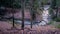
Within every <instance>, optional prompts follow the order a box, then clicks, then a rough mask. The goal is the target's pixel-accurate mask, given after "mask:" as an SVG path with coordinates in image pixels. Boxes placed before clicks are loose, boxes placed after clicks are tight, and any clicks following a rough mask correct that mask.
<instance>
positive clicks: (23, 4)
mask: <svg viewBox="0 0 60 34" xmlns="http://www.w3.org/2000/svg"><path fill="white" fill-rule="evenodd" d="M21 3H22V5H21V6H22V7H21V8H22V26H21V29H22V30H24V6H25V3H24V0H21Z"/></svg>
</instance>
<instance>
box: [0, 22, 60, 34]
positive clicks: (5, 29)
mask: <svg viewBox="0 0 60 34" xmlns="http://www.w3.org/2000/svg"><path fill="white" fill-rule="evenodd" d="M15 26H16V28H14V29H11V27H12V24H10V23H8V21H0V34H60V30H59V29H57V28H55V27H54V26H52V25H46V26H35V25H33V27H32V28H30V25H26V26H27V27H26V26H25V28H24V30H21V25H15Z"/></svg>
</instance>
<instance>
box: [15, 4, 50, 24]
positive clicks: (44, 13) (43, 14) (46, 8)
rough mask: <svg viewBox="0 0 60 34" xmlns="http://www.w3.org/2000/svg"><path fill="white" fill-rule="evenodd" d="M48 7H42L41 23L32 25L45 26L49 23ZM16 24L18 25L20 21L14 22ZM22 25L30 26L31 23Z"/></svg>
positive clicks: (27, 22)
mask: <svg viewBox="0 0 60 34" xmlns="http://www.w3.org/2000/svg"><path fill="white" fill-rule="evenodd" d="M49 6H50V5H45V6H44V10H43V13H42V19H43V20H42V21H41V22H36V23H33V25H46V24H47V23H49V19H48V18H49V10H48V9H49ZM15 22H16V23H19V24H21V23H22V21H20V20H15ZM24 24H25V25H31V22H30V21H24Z"/></svg>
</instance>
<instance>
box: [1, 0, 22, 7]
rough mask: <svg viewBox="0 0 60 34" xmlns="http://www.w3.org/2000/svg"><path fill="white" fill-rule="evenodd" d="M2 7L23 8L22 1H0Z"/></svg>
mask: <svg viewBox="0 0 60 34" xmlns="http://www.w3.org/2000/svg"><path fill="white" fill-rule="evenodd" d="M0 5H1V6H3V7H10V8H21V2H20V0H0Z"/></svg>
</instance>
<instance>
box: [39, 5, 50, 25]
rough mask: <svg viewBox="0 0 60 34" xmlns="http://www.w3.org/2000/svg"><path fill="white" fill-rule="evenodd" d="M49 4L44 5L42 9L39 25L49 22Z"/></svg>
mask: <svg viewBox="0 0 60 34" xmlns="http://www.w3.org/2000/svg"><path fill="white" fill-rule="evenodd" d="M48 9H49V5H45V6H44V10H43V13H42V19H43V20H42V21H41V23H39V25H46V24H47V23H49V19H48V18H49V10H48Z"/></svg>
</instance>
